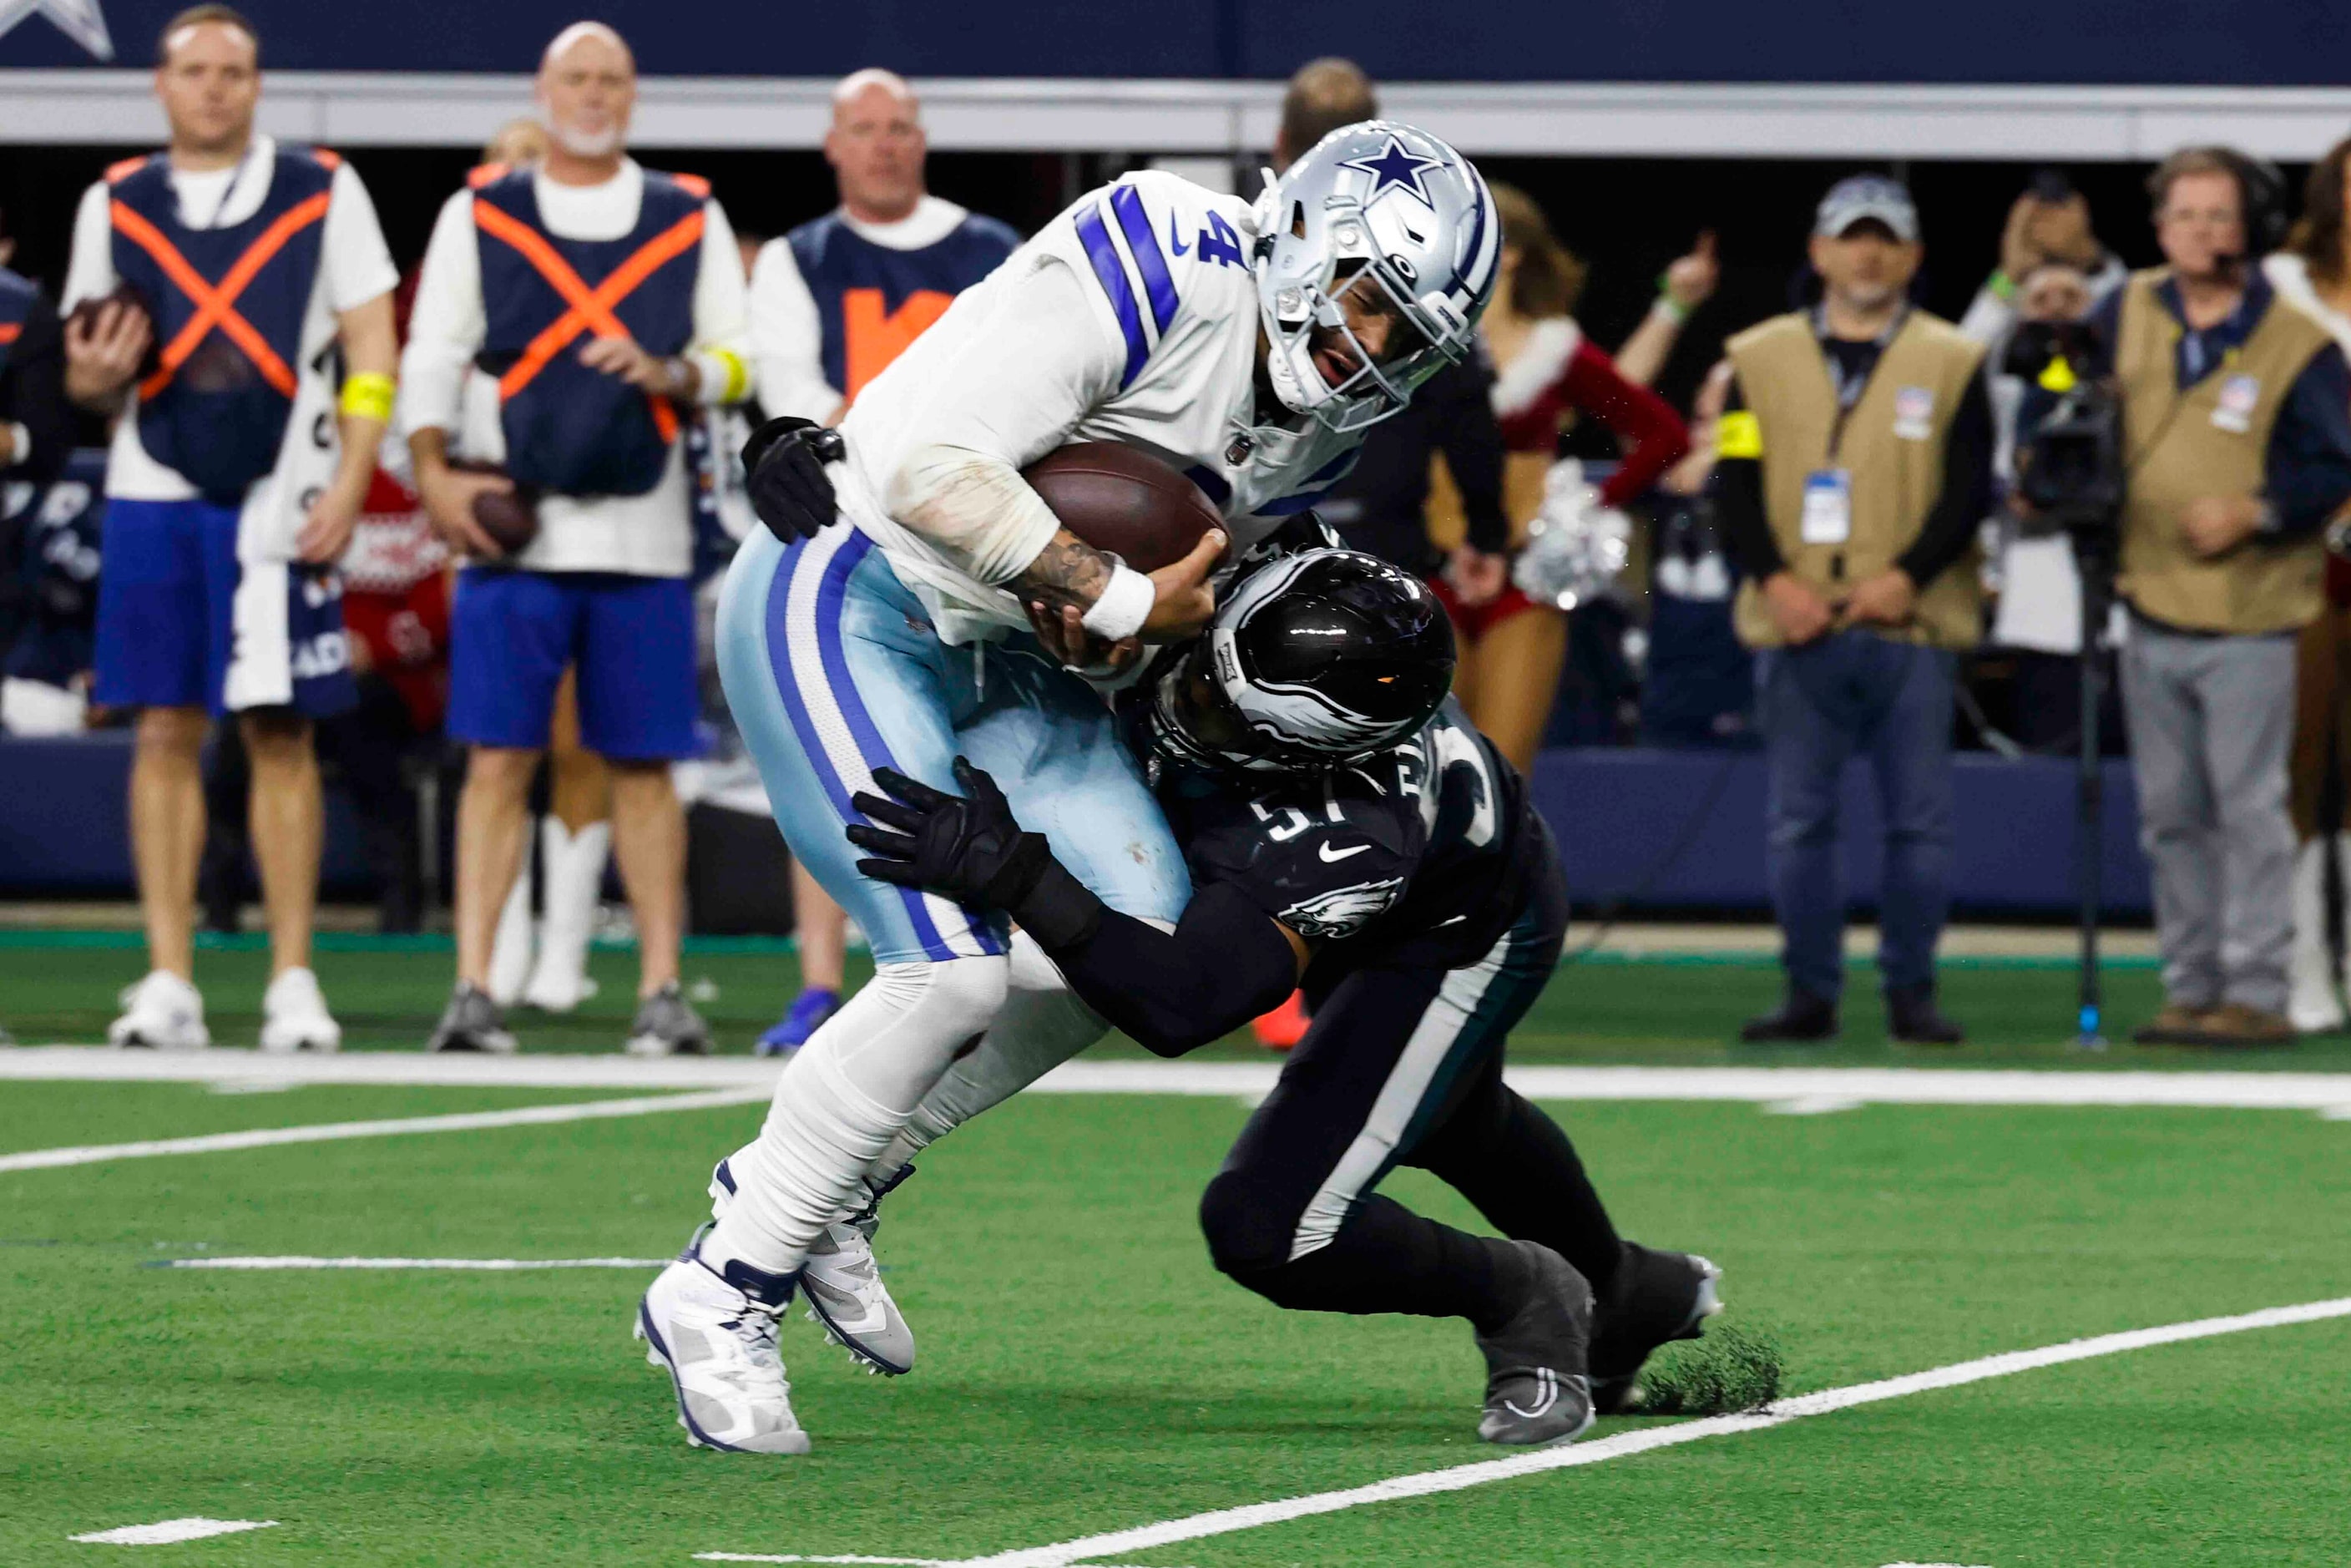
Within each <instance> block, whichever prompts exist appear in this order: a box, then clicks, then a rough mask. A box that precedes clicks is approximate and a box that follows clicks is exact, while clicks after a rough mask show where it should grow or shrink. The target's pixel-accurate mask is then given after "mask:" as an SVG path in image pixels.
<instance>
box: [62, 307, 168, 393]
mask: <svg viewBox="0 0 2351 1568" xmlns="http://www.w3.org/2000/svg"><path fill="white" fill-rule="evenodd" d="M110 305H121V306H127V307H129V308H131V309H133V310H137V311H139V312H140V313H141V314H142V315H144V316H145V317H146V318H147V326H148V332H147V350H146V352H145V353H143V354H141V356H140V357H139V369H138V371H137V372H136V375H137V379H139V380H141V381H144V380H145V379H146V378H147V377H149V376H152V375H153V374H154V373H155V368H156V366H157V365H158V364H159V363H161V361H162V356H163V345H162V340H161V337H160V335H159V334H158V333H157V332H156V331H155V330H154V326H155V313H154V312H153V311H152V310H150V309H148V308H147V301H146V298H144V297H143V296H142V295H141V294H140V292H139V290H137V289H136V288H133V287H131V285H129V284H128V283H118V284H116V285H115V286H114V287H113V288H112V290H110V292H108V293H105V294H97V295H92V296H91V297H90V298H88V299H85V300H82V301H81V302H80V303H79V304H78V305H76V306H75V307H74V308H72V309H70V310H68V311H67V312H66V319H65V325H66V327H67V328H68V329H70V330H76V331H82V332H88V331H91V330H93V329H95V328H96V327H97V324H98V316H99V312H100V311H101V310H104V309H105V308H107V307H108V306H110Z"/></svg>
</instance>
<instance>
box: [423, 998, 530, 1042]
mask: <svg viewBox="0 0 2351 1568" xmlns="http://www.w3.org/2000/svg"><path fill="white" fill-rule="evenodd" d="M424 1049H425V1050H427V1051H486V1052H488V1053H489V1054H491V1055H493V1056H512V1055H513V1054H514V1051H515V1037H514V1036H513V1035H512V1034H509V1033H508V1032H507V1026H506V1019H505V1018H504V1016H503V1015H501V1014H500V1013H499V1011H498V1004H497V1003H496V1002H494V1001H492V1000H491V999H490V994H489V993H488V992H487V991H485V990H483V989H482V988H480V987H479V986H476V985H474V984H473V983H472V982H470V981H466V980H460V981H458V982H457V988H456V989H455V990H454V991H452V992H450V993H449V1005H448V1006H447V1007H446V1008H444V1009H442V1012H441V1021H440V1022H439V1023H437V1024H435V1025H434V1026H433V1038H432V1039H431V1040H426V1041H425V1042H424Z"/></svg>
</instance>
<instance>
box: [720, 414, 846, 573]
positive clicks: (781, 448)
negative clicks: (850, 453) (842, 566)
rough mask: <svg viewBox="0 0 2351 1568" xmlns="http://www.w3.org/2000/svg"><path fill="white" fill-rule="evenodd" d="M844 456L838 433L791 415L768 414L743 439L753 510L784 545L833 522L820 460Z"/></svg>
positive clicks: (812, 535)
mask: <svg viewBox="0 0 2351 1568" xmlns="http://www.w3.org/2000/svg"><path fill="white" fill-rule="evenodd" d="M843 455H844V448H843V447H842V446H841V432H839V431H837V430H828V429H826V428H825V427H824V426H823V425H820V424H819V423H816V422H815V421H813V420H807V419H794V418H791V417H789V415H788V416H786V417H785V418H782V419H771V420H769V421H768V423H765V424H763V425H761V426H759V428H758V429H757V430H755V431H753V432H752V433H751V439H750V440H748V441H747V442H745V443H744V444H743V473H744V476H745V482H746V484H747V486H748V488H749V489H750V492H751V509H752V510H753V511H756V512H758V514H759V520H760V521H761V522H763V523H765V524H767V525H768V530H769V531H770V532H772V533H773V534H774V535H775V536H776V537H777V538H779V539H781V540H783V541H784V542H785V543H786V544H792V543H795V542H796V541H798V540H800V539H807V538H815V537H816V532H817V530H818V529H819V528H823V527H824V526H825V525H826V524H828V523H830V522H831V521H832V518H833V499H832V481H831V479H830V478H829V477H827V476H826V475H825V471H824V465H826V464H828V463H838V462H840V461H841V457H842V456H843Z"/></svg>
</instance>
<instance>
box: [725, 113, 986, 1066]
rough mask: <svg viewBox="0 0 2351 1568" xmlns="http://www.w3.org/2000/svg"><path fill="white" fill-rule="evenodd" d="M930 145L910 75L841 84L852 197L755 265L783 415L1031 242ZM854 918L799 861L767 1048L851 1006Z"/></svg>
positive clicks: (789, 1041) (813, 400) (867, 372)
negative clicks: (972, 206)
mask: <svg viewBox="0 0 2351 1568" xmlns="http://www.w3.org/2000/svg"><path fill="white" fill-rule="evenodd" d="M925 146H926V144H925V140H924V137H923V123H922V110H921V106H920V105H919V104H917V103H916V102H915V100H914V89H911V88H909V87H908V86H907V85H906V83H905V80H904V78H901V77H899V76H898V75H896V74H895V73H893V72H891V71H884V70H862V71H858V72H855V73H853V74H852V75H850V76H846V77H843V78H841V85H840V86H839V87H837V88H835V89H833V94H832V129H831V131H829V132H827V133H826V135H825V139H824V156H825V162H828V163H831V165H832V172H833V177H834V178H835V179H836V180H837V181H838V182H839V183H840V185H841V205H840V206H839V207H838V208H836V209H835V210H834V211H832V212H830V213H827V214H825V215H824V216H823V217H820V218H818V219H817V220H815V221H814V222H813V223H806V224H802V225H800V226H799V227H798V228H796V229H794V230H793V231H792V232H791V233H790V234H789V235H785V236H784V237H783V238H781V239H777V240H770V241H768V244H767V245H766V246H762V247H761V248H760V251H759V256H758V261H757V263H755V264H754V266H753V267H752V269H751V352H752V355H753V358H754V361H755V364H756V367H757V369H758V381H759V405H760V407H761V408H763V409H765V410H766V411H767V413H768V414H769V415H770V416H774V415H778V414H789V415H795V416H797V417H799V418H801V419H812V420H814V421H816V422H817V423H820V424H838V423H841V416H842V415H843V414H845V413H848V412H849V405H850V403H851V402H852V401H854V400H855V398H856V396H857V394H858V393H859V392H862V391H863V390H864V387H865V383H866V382H870V381H872V379H873V378H874V377H875V376H877V375H880V374H881V373H882V371H883V370H884V369H886V368H887V367H888V365H889V363H890V361H893V360H894V359H896V358H897V357H898V355H899V354H900V353H901V352H902V351H903V350H904V349H905V347H906V346H907V345H908V344H909V343H912V342H913V341H914V340H915V338H917V337H919V336H920V335H921V334H922V332H923V330H924V329H925V328H926V327H928V326H930V324H931V323H932V322H934V321H935V320H937V319H939V318H940V317H941V316H943V315H945V314H946V308H947V307H948V306H949V305H951V304H953V303H954V302H955V298H956V295H958V294H960V293H962V292H963V291H964V290H965V289H967V288H968V287H971V286H972V285H973V284H975V283H977V282H978V281H979V280H980V279H981V278H983V277H987V275H988V274H989V273H991V272H993V271H995V270H996V268H997V267H998V266H999V265H1001V264H1002V263H1003V261H1004V258H1005V257H1007V256H1010V255H1011V254H1012V252H1013V249H1014V247H1015V246H1018V245H1019V243H1020V236H1019V235H1016V234H1014V233H1013V232H1012V230H1011V229H1010V228H1009V227H1008V226H1007V225H1004V224H1000V223H998V222H997V220H995V219H994V218H987V217H981V216H980V215H979V214H976V213H970V212H967V211H965V210H964V209H963V208H961V207H959V206H957V205H956V204H954V203H953V202H946V201H941V200H940V199H939V198H938V197H936V196H934V195H931V194H930V193H928V192H926V191H925V190H924V188H923V162H924V155H925ZM847 925H848V917H847V916H846V915H843V914H842V913H841V905H839V904H835V903H834V902H833V901H832V899H831V895H830V894H827V893H826V892H825V891H824V885H823V883H820V882H818V881H817V879H816V878H815V877H814V876H813V875H811V874H810V872H809V869H808V867H806V866H805V865H802V864H801V863H800V862H799V861H797V860H795V861H794V862H792V926H793V931H794V934H795V936H797V937H798V939H799V958H800V987H801V989H800V994H799V998H797V999H796V1000H795V1001H794V1002H793V1003H792V1006H791V1009H790V1011H789V1012H788V1013H786V1014H785V1015H784V1017H783V1019H782V1020H781V1021H780V1022H778V1024H776V1026H775V1027H774V1028H772V1029H770V1030H768V1032H767V1033H766V1034H764V1035H762V1036H760V1037H759V1051H760V1054H762V1055H773V1054H780V1053H782V1052H784V1051H796V1050H798V1049H799V1047H800V1046H801V1045H803V1044H805V1043H807V1040H808V1038H809V1036H810V1035H812V1034H814V1033H815V1032H816V1031H817V1030H818V1029H819V1028H820V1027H822V1025H823V1023H824V1020H825V1019H829V1018H831V1016H832V1015H833V1014H834V1013H835V1012H837V1011H839V1010H840V1008H841V991H842V988H843V984H844V972H845V963H844V960H845V956H846V955H845V952H844V942H843V936H844V935H845V927H846V926H847Z"/></svg>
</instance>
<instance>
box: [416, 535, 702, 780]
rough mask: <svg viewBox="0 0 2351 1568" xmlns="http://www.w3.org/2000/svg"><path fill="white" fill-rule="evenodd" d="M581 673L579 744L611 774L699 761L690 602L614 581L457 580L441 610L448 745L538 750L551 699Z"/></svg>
mask: <svg viewBox="0 0 2351 1568" xmlns="http://www.w3.org/2000/svg"><path fill="white" fill-rule="evenodd" d="M575 664H576V665H578V666H579V670H580V743H581V744H582V745H584V746H586V747H588V749H589V750H590V751H592V752H594V753H596V755H598V756H599V757H608V758H613V759H615V760H617V761H622V762H661V761H675V760H677V759H679V758H687V757H694V756H696V755H698V754H699V753H700V751H701V744H700V742H699V740H698V739H697V738H696V737H695V716H696V714H697V712H698V708H699V702H698V693H697V692H696V690H695V674H694V591H693V590H692V589H691V588H690V587H688V586H687V584H686V581H685V580H684V578H682V577H633V576H631V575H629V574H627V573H625V572H615V571H517V570H507V569H501V568H484V567H471V568H468V569H467V570H465V571H462V572H460V573H458V574H457V599H456V602H455V604H453V605H452V606H451V607H450V610H449V733H450V735H452V736H453V737H455V738H457V739H459V740H463V741H466V742H468V743H470V744H472V745H475V746H506V747H515V748H517V749H520V750H531V749H536V748H538V747H543V746H545V745H546V744H547V736H548V727H549V723H550V721H551V720H552V719H553V717H554V715H555V690H556V687H557V686H559V685H561V684H562V681H563V672H564V670H565V669H566V668H567V667H569V666H571V665H575Z"/></svg>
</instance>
